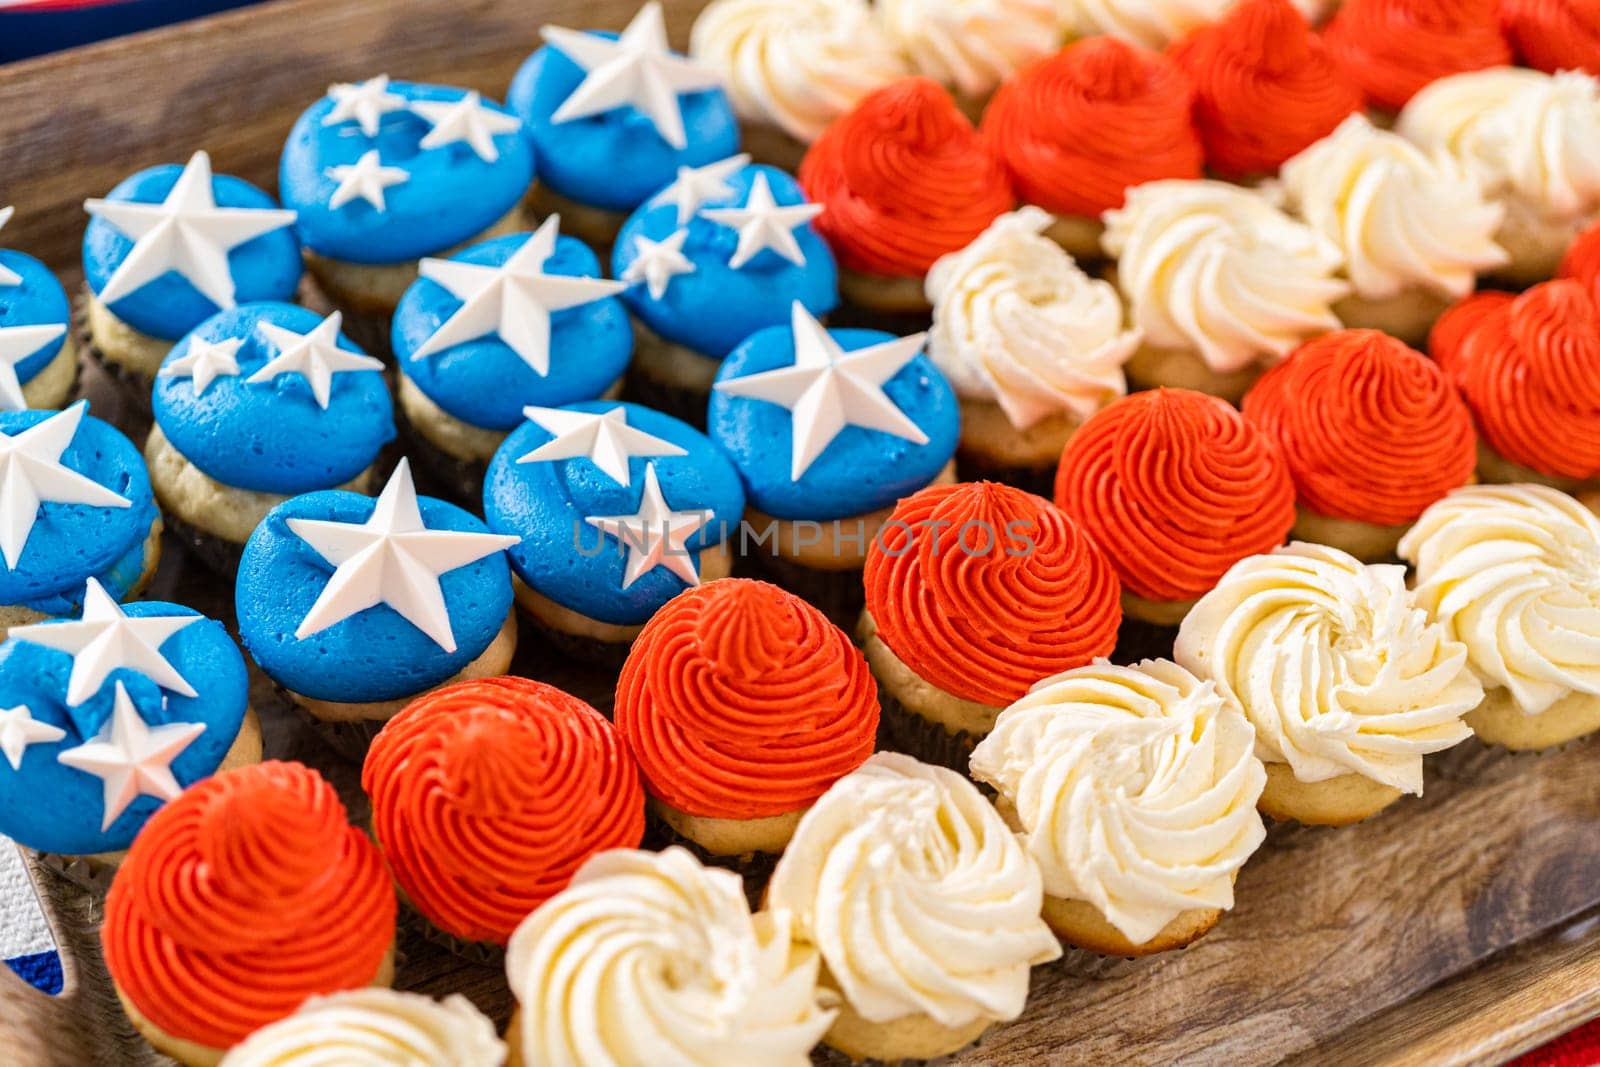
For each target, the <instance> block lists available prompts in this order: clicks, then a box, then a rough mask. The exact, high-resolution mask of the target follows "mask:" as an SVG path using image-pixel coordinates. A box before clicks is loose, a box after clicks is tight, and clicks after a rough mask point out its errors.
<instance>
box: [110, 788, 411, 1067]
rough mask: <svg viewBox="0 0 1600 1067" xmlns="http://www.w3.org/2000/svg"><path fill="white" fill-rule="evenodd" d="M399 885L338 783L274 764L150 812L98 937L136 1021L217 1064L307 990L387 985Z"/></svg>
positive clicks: (160, 1043) (158, 1038)
mask: <svg viewBox="0 0 1600 1067" xmlns="http://www.w3.org/2000/svg"><path fill="white" fill-rule="evenodd" d="M394 918H395V897H394V884H393V882H391V881H390V878H389V872H388V870H387V869H386V868H385V867H384V864H383V857H382V856H381V855H379V853H378V849H377V847H376V846H375V845H373V844H372V842H371V841H368V840H367V838H366V836H365V835H364V834H362V833H361V831H359V830H357V829H356V828H354V827H353V826H351V825H350V824H349V823H348V822H347V821H346V819H345V810H344V805H343V804H341V803H340V802H339V797H338V795H337V794H336V793H335V792H334V790H333V786H331V785H329V784H328V783H327V781H325V780H324V779H323V778H322V776H321V775H319V774H317V772H316V771H314V770H312V769H311V768H309V767H304V766H301V765H300V764H298V763H280V762H276V761H272V762H267V763H259V764H256V765H255V766H252V767H244V768H241V769H239V770H235V771H226V772H224V773H222V774H219V775H217V776H216V777H214V778H208V779H206V780H205V781H203V782H200V783H198V784H197V785H194V786H191V787H190V788H189V789H187V790H186V791H185V792H184V793H183V795H182V796H180V797H179V798H178V799H176V800H174V801H172V802H171V803H169V804H168V805H167V806H166V807H164V808H162V809H161V810H160V811H158V812H157V813H156V814H155V815H154V816H152V817H151V819H150V821H149V822H147V823H146V824H145V826H144V829H143V830H141V831H140V832H139V836H138V837H137V838H136V839H135V840H134V842H133V847H132V848H131V849H130V850H129V851H128V859H127V862H125V863H124V864H123V865H122V868H121V869H120V870H119V871H118V872H117V878H116V881H115V882H113V883H112V886H111V892H110V895H109V896H108V897H107V898H106V917H105V923H104V924H103V926H102V928H101V931H100V937H101V941H102V943H103V945H104V948H105V960H106V969H107V970H108V971H110V972H111V978H112V981H113V982H114V983H115V984H116V989H117V995H118V997H119V998H121V1000H122V1005H123V1008H124V1009H125V1010H126V1011H127V1013H128V1018H129V1019H131V1020H132V1021H133V1024H134V1026H135V1027H136V1028H138V1030H139V1032H140V1033H141V1034H143V1035H144V1036H145V1037H146V1038H147V1039H148V1040H149V1041H150V1043H151V1044H152V1045H154V1046H155V1047H156V1048H157V1049H159V1050H161V1051H162V1052H165V1053H166V1054H167V1055H169V1056H172V1057H173V1058H174V1059H176V1060H178V1061H179V1062H180V1063H185V1064H214V1063H216V1062H217V1060H218V1059H220V1058H221V1056H222V1054H223V1052H225V1051H226V1050H227V1049H229V1048H231V1047H232V1046H233V1045H236V1044H238V1043H239V1042H240V1041H242V1040H244V1039H245V1038H246V1037H248V1036H249V1035H250V1034H251V1033H252V1032H253V1031H255V1030H257V1029H259V1028H260V1027H263V1026H266V1025H267V1024H268V1023H271V1022H275V1021H277V1020H278V1019H282V1018H284V1017H285V1016H287V1015H289V1014H291V1013H292V1012H293V1011H294V1010H295V1009H297V1008H298V1007H300V1004H301V1003H302V1002H303V1001H304V1000H305V999H306V998H307V997H310V996H315V995H317V994H322V993H335V992H338V991H339V990H342V989H356V988H360V987H362V986H367V985H388V984H389V983H390V981H391V980H392V978H393V976H394Z"/></svg>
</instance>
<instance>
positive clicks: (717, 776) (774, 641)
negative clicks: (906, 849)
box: [614, 578, 878, 819]
mask: <svg viewBox="0 0 1600 1067" xmlns="http://www.w3.org/2000/svg"><path fill="white" fill-rule="evenodd" d="M614 715H615V721H616V724H617V729H619V730H621V731H622V735H623V737H624V738H626V740H627V742H628V748H629V749H630V750H631V751H632V752H633V754H634V757H635V758H636V759H637V760H638V761H639V768H640V770H641V771H643V772H644V779H645V784H646V786H647V787H648V788H649V790H650V792H651V793H652V794H653V795H655V796H657V797H659V798H660V799H662V800H664V801H666V802H667V803H668V804H670V805H672V806H673V807H674V808H677V809H678V810H679V811H683V812H687V813H689V814H691V815H706V816H712V817H715V818H722V819H759V818H765V817H767V816H770V815H782V814H784V813H786V812H791V811H797V810H799V809H800V808H803V807H805V806H806V805H807V804H809V803H811V802H812V801H813V800H815V799H816V798H817V797H819V796H821V795H822V793H823V791H824V790H826V789H827V788H828V786H830V785H832V784H833V783H834V782H835V781H836V780H838V779H839V778H841V777H843V776H844V775H846V774H849V773H850V772H851V771H852V770H854V769H855V768H856V767H858V766H860V765H861V761H862V760H864V759H866V758H867V757H868V756H869V755H871V754H872V748H873V745H874V742H875V738H876V736H877V731H878V687H877V684H876V683H875V682H874V681H873V680H872V672H871V671H869V670H868V669H867V661H866V660H865V659H864V658H863V657H862V655H861V653H860V651H858V650H857V649H856V647H855V646H854V645H852V644H851V643H850V639H849V638H848V637H847V636H845V633H844V631H842V630H840V629H839V628H838V627H837V626H835V625H833V624H832V623H831V622H829V621H828V619H827V617H826V616H825V615H823V614H822V612H820V611H818V610H817V609H816V608H814V607H812V606H811V605H810V604H807V603H806V602H805V601H804V600H801V599H800V598H799V597H797V596H795V595H793V594H792V593H786V592H784V591H783V590H782V589H779V588H778V587H777V586H774V585H768V584H767V583H766V582H757V581H751V580H749V579H745V578H728V579H723V580H720V581H715V582H708V583H706V584H705V585H702V586H698V587H696V588H691V589H688V590H685V591H684V592H682V593H680V594H679V595H678V596H676V597H674V598H673V599H672V600H669V601H668V602H667V603H666V606H664V607H663V608H662V609H661V610H660V611H658V612H656V614H655V616H654V617H652V618H651V620H650V621H649V622H648V623H647V624H646V625H645V628H644V632H643V633H641V634H640V635H639V638H638V640H636V641H635V642H634V644H633V651H632V652H631V653H630V654H629V655H628V661H627V662H626V663H625V664H623V667H622V676H621V677H620V678H618V680H617V703H616V710H615V712H614Z"/></svg>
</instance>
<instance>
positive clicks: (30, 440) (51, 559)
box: [0, 400, 161, 640]
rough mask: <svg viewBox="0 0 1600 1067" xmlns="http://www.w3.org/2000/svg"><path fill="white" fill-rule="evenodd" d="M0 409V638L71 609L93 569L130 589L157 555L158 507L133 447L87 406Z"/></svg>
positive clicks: (100, 578) (149, 571)
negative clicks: (58, 409)
mask: <svg viewBox="0 0 1600 1067" xmlns="http://www.w3.org/2000/svg"><path fill="white" fill-rule="evenodd" d="M88 412H89V403H88V401H86V400H80V401H78V402H77V403H76V404H74V405H72V406H71V407H70V408H67V409H66V410H65V411H61V412H54V411H0V501H4V502H5V504H4V511H3V513H0V640H3V639H4V637H5V634H6V630H7V629H8V628H9V627H13V626H21V625H23V624H24V623H30V622H38V621H39V620H40V619H48V618H54V617H56V616H63V615H75V614H77V613H78V611H80V610H81V609H82V607H83V593H84V582H85V580H86V579H90V578H93V579H95V580H96V581H97V582H98V583H99V584H100V585H101V586H103V587H104V588H105V589H106V590H107V592H108V593H109V594H110V595H111V598H112V599H113V600H124V599H127V598H129V597H134V596H137V595H138V594H139V593H140V592H141V591H143V589H144V587H145V586H146V585H148V584H149V582H150V579H151V577H152V576H153V575H154V574H155V572H156V564H157V563H158V562H159V561H160V559H161V516H160V514H158V513H157V511H156V504H155V497H154V496H153V495H152V494H151V491H150V476H149V474H148V473H146V471H145V467H144V461H143V460H141V459H140V458H139V450H138V449H137V448H135V447H134V446H133V443H132V442H130V441H129V440H128V439H127V438H126V437H123V436H122V434H120V433H118V432H117V431H116V430H114V429H112V428H111V427H110V426H109V425H107V424H106V423H103V422H101V421H100V420H99V419H97V418H94V417H93V416H91V415H89V414H88Z"/></svg>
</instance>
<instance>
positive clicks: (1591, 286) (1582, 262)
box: [1556, 222, 1600, 300]
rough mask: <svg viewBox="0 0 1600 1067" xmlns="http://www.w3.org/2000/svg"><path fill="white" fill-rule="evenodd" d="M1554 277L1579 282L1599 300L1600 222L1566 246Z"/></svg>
mask: <svg viewBox="0 0 1600 1067" xmlns="http://www.w3.org/2000/svg"><path fill="white" fill-rule="evenodd" d="M1556 277H1558V278H1572V279H1573V280H1575V281H1577V282H1579V283H1581V284H1582V285H1583V288H1584V291H1585V292H1587V293H1588V294H1589V295H1590V296H1592V297H1594V298H1595V299H1597V300H1600V222H1597V223H1595V224H1594V225H1593V226H1590V227H1589V228H1588V229H1587V230H1584V231H1583V232H1582V233H1580V234H1579V235H1578V236H1577V239H1576V240H1574V241H1573V242H1572V244H1571V245H1569V246H1568V247H1567V254H1566V255H1565V256H1563V257H1561V266H1560V268H1559V269H1558V270H1557V271H1556Z"/></svg>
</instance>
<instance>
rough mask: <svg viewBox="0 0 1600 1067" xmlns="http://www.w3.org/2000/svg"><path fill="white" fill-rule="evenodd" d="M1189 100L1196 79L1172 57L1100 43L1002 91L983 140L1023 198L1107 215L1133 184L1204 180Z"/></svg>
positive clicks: (1066, 52) (1030, 69)
mask: <svg viewBox="0 0 1600 1067" xmlns="http://www.w3.org/2000/svg"><path fill="white" fill-rule="evenodd" d="M1189 104H1190V89H1189V83H1188V81H1187V79H1185V78H1184V76H1183V72H1182V71H1181V70H1179V69H1178V68H1177V66H1176V65H1174V64H1173V63H1172V62H1171V61H1170V60H1168V59H1167V58H1166V57H1164V56H1162V55H1160V54H1158V53H1155V52H1147V51H1145V50H1144V49H1142V48H1136V47H1134V46H1133V45H1130V44H1127V43H1125V42H1123V41H1119V40H1116V39H1115V38H1111V37H1092V38H1089V39H1088V40H1083V41H1078V42H1076V43H1074V44H1070V45H1068V46H1067V47H1066V48H1064V49H1062V50H1061V51H1060V52H1058V53H1056V54H1055V55H1053V56H1051V57H1049V58H1048V59H1042V60H1040V61H1039V62H1037V63H1033V64H1030V65H1029V66H1027V67H1025V68H1023V69H1022V70H1021V71H1020V72H1018V74H1017V76H1016V77H1014V78H1012V79H1011V80H1009V81H1007V82H1006V83H1005V84H1003V85H1001V86H1000V88H999V90H998V91H996V93H995V94H994V99H993V100H991V101H990V102H989V106H988V108H987V109H985V111H984V113H983V135H984V138H985V140H987V141H988V142H989V143H990V144H991V145H993V146H994V149H995V151H996V152H998V153H999V155H1000V158H1001V159H1002V160H1003V161H1004V163H1005V167H1006V170H1007V172H1008V173H1009V174H1010V176H1011V182H1012V185H1013V186H1014V187H1015V188H1016V190H1017V195H1018V196H1020V197H1022V199H1023V200H1026V201H1027V202H1028V203H1030V204H1038V205H1039V206H1040V207H1043V208H1046V209H1048V210H1050V211H1053V212H1055V213H1056V214H1058V215H1078V216H1084V217H1088V218H1098V217H1099V215H1100V213H1101V212H1103V211H1106V210H1108V209H1110V208H1115V207H1121V206H1122V201H1123V196H1124V193H1125V192H1126V190H1127V189H1128V188H1129V187H1130V186H1134V185H1139V184H1141V183H1142V182H1148V181H1155V180H1157V179H1160V178H1198V177H1200V168H1201V164H1202V162H1203V155H1204V152H1203V150H1202V149H1201V147H1200V137H1199V135H1198V134H1197V133H1196V132H1195V129H1194V123H1193V121H1192V120H1191V118H1190V114H1189Z"/></svg>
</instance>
